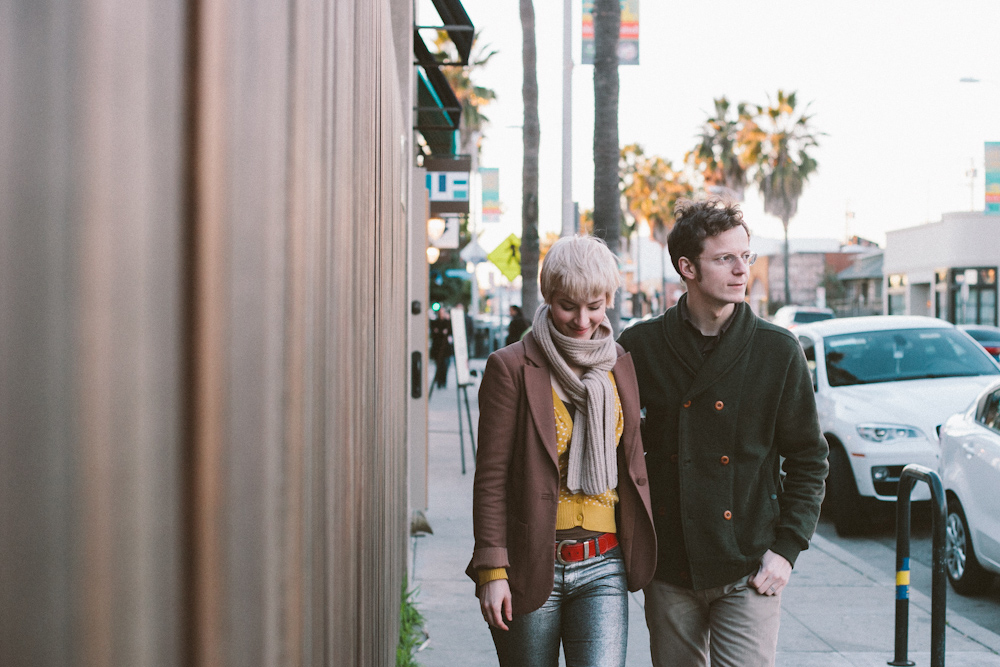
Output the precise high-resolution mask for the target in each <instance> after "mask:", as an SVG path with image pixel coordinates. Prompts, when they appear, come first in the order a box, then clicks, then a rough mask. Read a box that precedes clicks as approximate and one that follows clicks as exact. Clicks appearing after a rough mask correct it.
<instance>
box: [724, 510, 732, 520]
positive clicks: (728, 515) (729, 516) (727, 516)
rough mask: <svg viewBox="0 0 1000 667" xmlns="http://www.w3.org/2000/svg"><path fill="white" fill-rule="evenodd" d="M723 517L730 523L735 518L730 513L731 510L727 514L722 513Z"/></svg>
mask: <svg viewBox="0 0 1000 667" xmlns="http://www.w3.org/2000/svg"><path fill="white" fill-rule="evenodd" d="M722 516H724V517H725V518H726V521H729V520H730V519H732V518H733V513H732V512H730V511H729V510H726V511H725V512H723V513H722Z"/></svg>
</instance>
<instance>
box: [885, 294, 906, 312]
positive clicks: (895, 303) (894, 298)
mask: <svg viewBox="0 0 1000 667" xmlns="http://www.w3.org/2000/svg"><path fill="white" fill-rule="evenodd" d="M889 314H890V315H905V314H906V295H905V294H890V295H889Z"/></svg>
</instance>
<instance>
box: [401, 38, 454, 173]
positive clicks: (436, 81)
mask: <svg viewBox="0 0 1000 667" xmlns="http://www.w3.org/2000/svg"><path fill="white" fill-rule="evenodd" d="M413 52H414V54H415V55H416V57H417V64H418V65H420V69H419V70H417V124H416V125H415V129H417V130H418V131H419V132H420V134H422V135H424V140H426V141H427V145H428V146H429V147H430V149H431V152H432V153H435V154H438V153H445V154H447V153H454V152H455V131H456V130H457V129H458V121H459V119H460V118H461V116H462V104H461V103H460V102H459V101H458V98H457V97H455V93H454V91H452V89H451V86H449V85H448V79H446V78H445V76H444V74H443V73H442V72H441V70H440V68H438V63H437V60H435V59H434V56H433V55H432V54H431V52H430V50H429V49H428V48H427V45H426V44H424V40H423V39H421V38H420V33H419V31H416V30H415V31H414V35H413Z"/></svg>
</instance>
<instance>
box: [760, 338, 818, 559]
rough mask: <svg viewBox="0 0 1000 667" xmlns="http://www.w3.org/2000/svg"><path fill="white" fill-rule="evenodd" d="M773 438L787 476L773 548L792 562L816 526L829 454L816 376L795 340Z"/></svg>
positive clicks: (780, 502) (804, 547) (779, 502)
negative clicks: (816, 393) (818, 405)
mask: <svg viewBox="0 0 1000 667" xmlns="http://www.w3.org/2000/svg"><path fill="white" fill-rule="evenodd" d="M774 438H775V445H776V447H777V449H778V454H780V455H781V456H782V457H784V459H785V461H784V463H783V464H782V470H784V472H785V478H784V482H783V484H782V490H781V492H780V493H779V495H778V506H779V508H780V510H779V511H780V516H779V519H778V527H777V530H776V537H775V541H774V544H773V545H772V546H771V551H773V552H774V553H776V554H778V555H780V556H782V557H783V558H784V559H785V560H787V561H788V563H789V564H790V565H794V564H795V559H796V558H797V557H798V555H799V552H801V551H802V550H804V549H806V548H808V546H809V540H810V538H812V536H813V533H814V532H815V531H816V524H817V522H818V521H819V512H820V505H821V504H822V502H823V494H824V490H825V480H826V476H827V472H828V471H829V464H828V463H827V457H828V456H829V454H830V448H829V446H828V445H827V442H826V438H824V437H823V433H822V431H821V430H820V426H819V416H818V415H817V412H816V397H815V394H814V392H813V387H812V378H811V377H810V375H809V369H808V367H807V366H806V360H805V356H804V355H803V353H802V350H801V348H799V347H798V346H797V345H796V347H795V350H794V352H793V353H792V359H791V360H790V363H789V364H788V370H787V371H786V376H785V385H784V390H783V391H782V396H781V402H780V404H779V408H778V415H777V423H776V424H775V435H774Z"/></svg>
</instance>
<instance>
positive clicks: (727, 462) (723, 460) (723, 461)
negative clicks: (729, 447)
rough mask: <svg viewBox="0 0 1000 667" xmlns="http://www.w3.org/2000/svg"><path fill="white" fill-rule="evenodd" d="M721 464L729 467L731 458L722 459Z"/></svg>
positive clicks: (724, 457)
mask: <svg viewBox="0 0 1000 667" xmlns="http://www.w3.org/2000/svg"><path fill="white" fill-rule="evenodd" d="M719 462H720V463H722V465H724V466H725V465H729V457H728V456H723V457H722V458H721V459H719Z"/></svg>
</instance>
